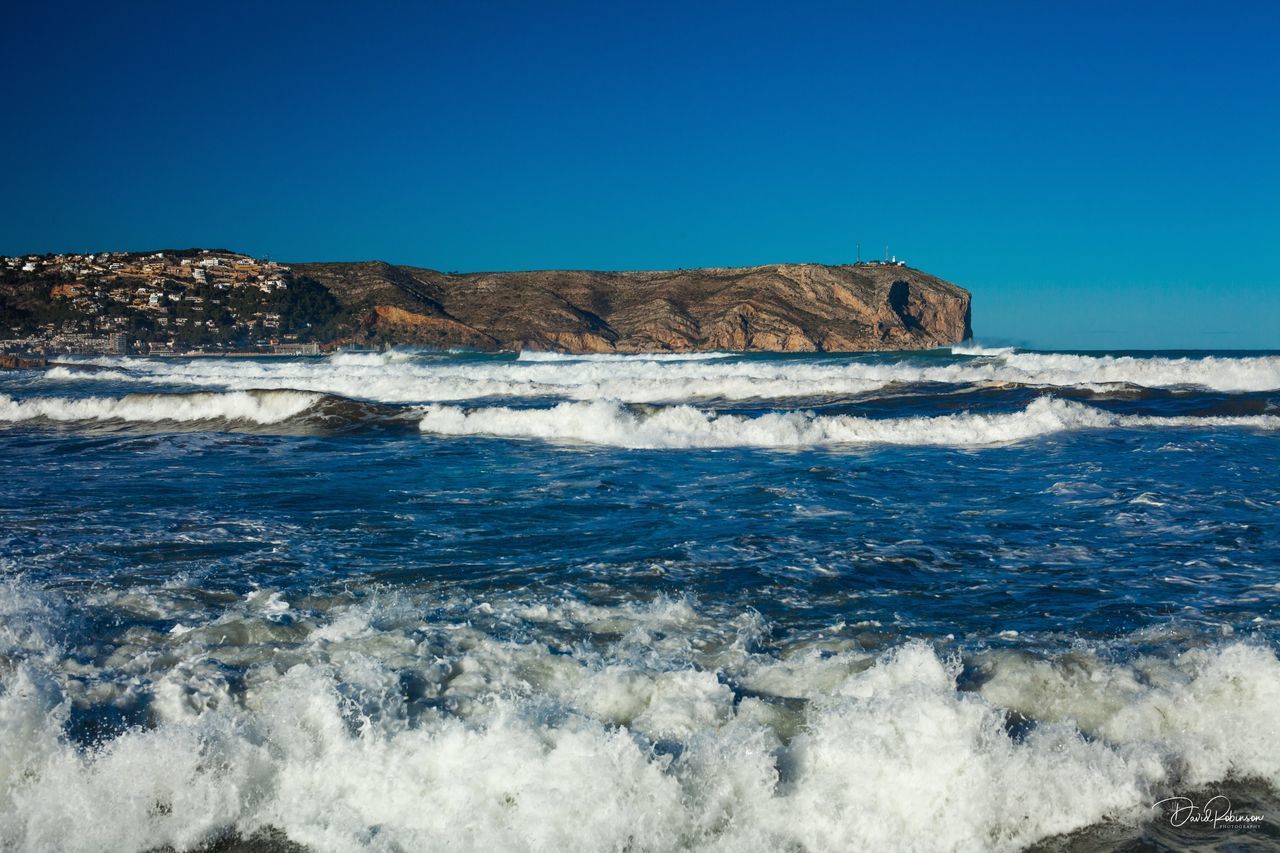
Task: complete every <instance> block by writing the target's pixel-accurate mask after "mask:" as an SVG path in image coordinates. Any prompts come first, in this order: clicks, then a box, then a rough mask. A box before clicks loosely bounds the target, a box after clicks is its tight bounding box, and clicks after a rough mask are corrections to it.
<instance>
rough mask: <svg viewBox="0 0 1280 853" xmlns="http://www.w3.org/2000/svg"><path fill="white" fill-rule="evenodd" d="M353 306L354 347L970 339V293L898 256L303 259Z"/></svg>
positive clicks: (688, 347)
mask: <svg viewBox="0 0 1280 853" xmlns="http://www.w3.org/2000/svg"><path fill="white" fill-rule="evenodd" d="M293 269H294V270H295V271H296V272H297V273H299V274H301V275H305V276H308V277H310V278H312V279H315V280H316V281H319V282H320V283H322V284H323V285H324V286H325V287H326V288H327V289H328V290H329V292H331V293H332V294H333V295H334V296H335V297H337V299H338V300H339V301H340V302H342V303H343V304H344V305H345V306H347V307H349V308H350V309H353V310H354V312H355V314H356V315H358V328H356V329H355V330H353V333H352V336H351V342H353V343H378V342H391V343H406V344H420V345H427V346H436V347H465V348H471V349H481V350H499V349H504V350H522V349H535V350H551V351H558V352H573V353H602V352H655V351H657V352H697V351H708V350H726V351H758V352H853V351H862V350H884V349H922V348H928V347H934V346H940V345H946V344H952V343H957V342H959V341H962V340H964V339H966V338H969V337H971V336H972V330H971V328H970V304H969V303H970V297H969V292H968V291H966V290H964V289H963V288H960V287H957V286H956V285H954V284H950V283H948V282H946V281H943V280H942V279H939V278H936V277H934V276H931V275H929V274H927V273H924V272H920V271H919V270H915V269H911V268H909V267H905V266H899V265H894V264H856V265H842V266H826V265H822V264H770V265H767V266H758V267H736V268H711V269H690V270H667V271H646V272H591V271H579V270H546V271H535V272H495V273H467V274H446V273H441V272H437V271H435V270H429V269H420V268H414V267H405V266H394V265H391V264H386V263H381V262H369V263H348V264H295V265H293Z"/></svg>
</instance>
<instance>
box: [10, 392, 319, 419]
mask: <svg viewBox="0 0 1280 853" xmlns="http://www.w3.org/2000/svg"><path fill="white" fill-rule="evenodd" d="M321 399H323V395H321V394H317V393H313V392H309V391H291V390H251V391H199V392H196V393H192V394H126V395H125V396H123V397H79V398H75V397H26V398H23V399H15V398H13V397H10V396H7V395H0V421H9V422H18V421H30V420H46V421H59V422H77V421H79V422H84V421H103V422H105V421H123V422H129V423H155V422H165V421H168V422H192V421H227V422H237V421H238V422H247V423H255V424H277V423H280V422H282V421H286V420H289V419H290V418H293V417H296V416H298V415H300V414H302V413H303V412H305V411H307V410H308V409H310V408H311V407H312V406H314V405H315V404H316V403H318V402H319V401H320V400H321Z"/></svg>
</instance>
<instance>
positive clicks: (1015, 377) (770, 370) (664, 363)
mask: <svg viewBox="0 0 1280 853" xmlns="http://www.w3.org/2000/svg"><path fill="white" fill-rule="evenodd" d="M973 352H974V353H976V354H981V355H983V356H984V357H983V358H975V359H966V360H964V361H954V362H951V363H931V362H921V361H912V360H905V361H903V360H893V361H888V360H873V359H868V358H865V357H861V358H856V359H851V358H847V357H829V356H824V357H813V358H797V359H783V360H779V359H767V358H748V359H743V358H736V357H731V356H730V355H728V354H725V353H695V354H672V355H665V356H664V355H613V354H605V355H599V356H564V355H555V354H543V353H539V354H533V353H525V354H522V356H521V357H520V359H519V360H510V359H498V358H488V359H484V358H473V359H467V360H465V361H459V360H456V359H451V358H448V357H447V356H446V357H442V356H439V355H435V354H433V355H431V356H427V355H424V354H420V353H413V352H410V351H392V352H390V353H339V354H337V355H334V356H332V357H330V358H328V359H306V360H264V359H256V360H251V359H213V358H205V359H187V360H174V359H138V358H130V359H99V360H97V361H96V362H95V364H98V365H100V366H103V367H106V368H107V369H106V370H101V371H96V372H88V371H83V370H74V369H67V368H54V369H52V370H50V371H48V372H47V373H46V374H45V376H46V377H47V379H48V380H53V381H67V380H74V381H77V382H84V383H93V382H116V383H118V382H134V383H144V384H152V385H155V384H162V385H179V386H190V387H200V388H218V389H225V390H245V389H251V388H278V389H298V390H306V391H316V392H321V393H327V394H335V395H339V396H345V397H352V398H358V399H367V400H374V401H382V402H391V403H427V402H450V401H463V400H473V399H478V398H485V397H525V398H528V397H548V396H555V397H564V398H567V399H573V400H618V401H621V402H632V403H643V402H674V401H680V400H694V399H711V398H719V399H730V400H746V399H781V398H787V397H810V396H850V395H858V394H863V393H867V392H870V391H875V390H877V389H881V388H884V387H886V386H889V385H894V384H915V383H947V384H955V385H968V386H973V385H988V384H993V383H994V384H1021V385H1031V386H1038V387H1049V388H1055V387H1060V388H1069V387H1083V388H1096V387H1105V386H1114V385H1117V384H1128V385H1136V386H1142V387H1147V388H1178V387H1184V386H1185V387H1197V388H1204V389H1210V390H1216V391H1226V392H1248V391H1265V390H1274V389H1280V357H1278V356H1256V357H1243V358H1226V357H1219V356H1207V357H1203V358H1167V357H1162V356H1153V357H1149V358H1138V357H1134V356H1120V357H1115V356H1082V355H1064V354H1055V353H1029V352H1017V351H1004V350H998V349H991V350H985V349H984V350H980V351H973Z"/></svg>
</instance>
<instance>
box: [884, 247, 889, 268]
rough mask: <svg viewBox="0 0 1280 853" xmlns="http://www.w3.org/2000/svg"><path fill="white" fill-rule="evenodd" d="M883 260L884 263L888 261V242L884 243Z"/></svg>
mask: <svg viewBox="0 0 1280 853" xmlns="http://www.w3.org/2000/svg"><path fill="white" fill-rule="evenodd" d="M884 262H885V263H886V264H887V263H889V244H888V243H885V244H884Z"/></svg>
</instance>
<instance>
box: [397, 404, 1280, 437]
mask: <svg viewBox="0 0 1280 853" xmlns="http://www.w3.org/2000/svg"><path fill="white" fill-rule="evenodd" d="M1192 426H1199V427H1207V426H1214V427H1250V428H1256V429H1268V430H1273V429H1280V416H1276V415H1251V416H1249V415H1246V416H1238V417H1152V416H1139V415H1119V414H1114V413H1112V412H1106V411H1103V410H1101V409H1097V408H1093V407H1091V406H1086V405H1083V404H1080V403H1074V402H1070V401H1067V400H1057V399H1053V398H1050V397H1041V398H1039V399H1036V400H1034V401H1032V402H1031V403H1030V404H1029V405H1028V406H1027V407H1026V408H1025V409H1023V410H1022V411H1019V412H1008V413H990V414H983V413H974V412H964V413H961V414H953V415H941V416H937V417H908V418H885V419H873V418H864V417H857V416H853V415H817V414H814V413H812V412H779V413H771V414H766V415H758V416H754V417H748V416H742V415H729V414H715V413H711V412H706V411H703V410H700V409H696V408H694V407H692V406H671V407H665V408H660V409H657V410H649V411H636V410H633V409H630V408H628V407H626V406H623V405H621V404H618V403H613V402H593V403H561V404H559V405H557V406H554V407H551V408H545V409H514V408H508V407H490V408H479V409H464V408H461V407H457V406H442V405H433V406H429V407H428V408H427V409H426V412H425V414H424V415H423V418H422V421H421V424H420V428H421V429H422V431H423V432H427V433H432V434H436V435H486V436H501V437H509V438H536V439H545V440H552V441H575V442H584V443H588V444H603V445H612V446H617V447H630V448H695V447H704V448H705V447H776V448H790V447H822V446H838V445H871V444H898V445H944V446H955V447H982V446H990V445H999V444H1007V443H1011V442H1017V441H1025V440H1027V439H1031V438H1036V437H1039V436H1044V435H1050V434H1053V433H1058V432H1064V431H1068V430H1076V429H1099V428H1107V427H1192Z"/></svg>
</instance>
